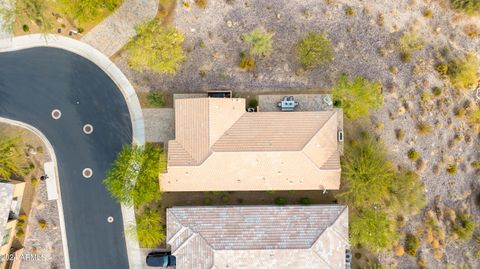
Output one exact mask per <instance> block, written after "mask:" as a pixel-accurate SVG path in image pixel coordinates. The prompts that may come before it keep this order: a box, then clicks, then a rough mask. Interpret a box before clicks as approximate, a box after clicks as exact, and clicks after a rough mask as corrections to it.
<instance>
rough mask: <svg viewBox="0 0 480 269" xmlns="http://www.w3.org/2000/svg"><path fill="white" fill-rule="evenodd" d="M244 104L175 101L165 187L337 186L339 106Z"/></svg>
mask: <svg viewBox="0 0 480 269" xmlns="http://www.w3.org/2000/svg"><path fill="white" fill-rule="evenodd" d="M245 107H246V106H245V99H241V98H231V99H230V98H191V99H177V100H175V140H171V141H169V143H168V166H167V173H165V174H162V175H161V176H160V186H162V190H163V191H166V192H174V191H247V190H248V191H252V190H256V191H262V190H326V189H333V190H336V189H339V186H340V154H339V143H338V140H337V133H338V131H339V129H340V128H339V126H338V125H339V124H338V117H339V115H338V114H339V112H338V110H328V111H300V112H253V113H251V112H246V110H245Z"/></svg>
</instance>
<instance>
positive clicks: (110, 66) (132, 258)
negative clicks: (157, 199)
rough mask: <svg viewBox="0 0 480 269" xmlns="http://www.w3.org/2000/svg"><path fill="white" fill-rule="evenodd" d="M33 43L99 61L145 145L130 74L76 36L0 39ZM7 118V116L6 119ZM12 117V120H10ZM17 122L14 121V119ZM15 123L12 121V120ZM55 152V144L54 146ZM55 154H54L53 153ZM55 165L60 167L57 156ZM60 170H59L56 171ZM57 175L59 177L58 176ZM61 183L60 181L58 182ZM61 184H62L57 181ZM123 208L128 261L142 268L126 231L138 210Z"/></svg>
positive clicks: (10, 46) (5, 43) (12, 47)
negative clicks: (124, 103) (116, 88)
mask: <svg viewBox="0 0 480 269" xmlns="http://www.w3.org/2000/svg"><path fill="white" fill-rule="evenodd" d="M34 47H53V48H59V49H63V50H66V51H69V52H72V53H75V54H77V55H79V56H82V57H84V58H85V59H87V60H89V61H91V62H92V63H94V64H95V65H97V66H98V67H99V68H100V69H102V70H103V72H105V73H106V74H107V75H108V76H109V77H110V79H112V81H113V82H114V83H115V84H116V85H117V87H118V88H119V89H120V91H121V93H122V95H123V97H124V99H125V101H126V103H127V106H128V111H129V114H130V119H131V121H132V136H133V137H132V142H133V143H134V144H137V145H144V144H145V124H144V121H143V113H142V109H141V107H140V102H139V100H138V97H137V94H136V92H135V90H134V88H133V86H132V85H131V84H130V82H129V81H128V79H127V77H126V76H125V75H124V74H123V73H122V71H121V70H120V69H119V68H118V67H117V66H116V65H115V64H114V63H113V62H112V61H110V59H109V58H108V57H107V56H105V55H103V54H102V53H101V52H100V51H98V50H97V49H95V48H93V47H92V46H90V45H88V44H85V43H83V42H80V41H78V40H75V39H71V38H67V37H63V36H58V35H51V34H33V35H25V36H18V37H13V38H8V39H1V40H0V53H1V52H10V51H17V50H23V49H29V48H34ZM6 120H8V119H6ZM8 121H10V120H8ZM11 122H15V121H11ZM12 124H13V123H12ZM16 125H18V126H24V127H25V128H27V129H29V130H32V131H33V132H34V133H36V134H38V135H39V137H41V138H42V140H43V139H45V143H46V144H47V145H49V146H50V147H51V144H50V142H48V140H46V138H45V136H43V134H42V133H41V132H39V131H38V130H37V129H35V128H34V127H32V126H29V125H27V124H24V123H21V122H16ZM51 150H52V153H53V148H52V149H51ZM52 156H55V155H54V154H53V155H52ZM54 161H55V164H56V165H55V166H56V170H57V169H58V168H57V162H56V159H55V160H54ZM57 174H58V171H57ZM57 178H58V177H57ZM57 183H59V182H57ZM58 186H60V185H59V184H58ZM58 191H59V197H60V199H59V200H60V204H61V194H60V190H58ZM60 209H61V213H60V212H59V213H60V214H61V222H63V223H64V218H63V208H62V207H61V205H60V206H59V210H60ZM121 211H122V218H123V225H124V229H125V230H124V234H125V243H126V246H127V254H128V262H129V267H130V268H132V269H133V268H141V267H142V259H141V253H140V247H139V245H138V242H135V240H132V239H131V238H130V237H129V236H127V235H126V228H127V227H128V226H135V225H136V221H135V212H134V210H133V208H131V207H125V206H123V205H122V206H121ZM64 227H65V225H64V224H63V229H62V237H63V235H64V234H65V228H64ZM64 242H65V244H66V242H67V241H66V234H65V241H64ZM64 250H66V251H65V253H67V254H68V247H67V246H65V245H64ZM65 256H66V257H65V263H66V266H67V268H70V262H69V258H68V255H65Z"/></svg>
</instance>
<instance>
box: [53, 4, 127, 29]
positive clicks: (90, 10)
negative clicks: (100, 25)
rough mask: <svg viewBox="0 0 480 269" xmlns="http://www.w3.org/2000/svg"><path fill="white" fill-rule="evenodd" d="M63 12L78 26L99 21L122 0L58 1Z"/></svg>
mask: <svg viewBox="0 0 480 269" xmlns="http://www.w3.org/2000/svg"><path fill="white" fill-rule="evenodd" d="M59 1H60V4H61V5H62V9H63V10H64V12H65V13H66V14H67V15H68V16H70V17H71V18H73V19H74V20H76V21H78V22H79V23H80V24H83V23H88V22H92V21H96V20H99V19H100V18H101V17H103V16H104V15H105V13H108V12H112V11H113V10H115V9H116V8H117V7H118V6H120V5H121V4H122V2H123V0H59Z"/></svg>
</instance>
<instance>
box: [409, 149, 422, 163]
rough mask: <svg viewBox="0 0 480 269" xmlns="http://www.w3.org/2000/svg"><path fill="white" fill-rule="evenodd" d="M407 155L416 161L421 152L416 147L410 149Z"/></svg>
mask: <svg viewBox="0 0 480 269" xmlns="http://www.w3.org/2000/svg"><path fill="white" fill-rule="evenodd" d="M407 155H408V158H409V159H410V160H412V161H416V160H418V158H420V154H419V153H418V152H417V151H416V150H414V149H411V150H409V151H408V154H407Z"/></svg>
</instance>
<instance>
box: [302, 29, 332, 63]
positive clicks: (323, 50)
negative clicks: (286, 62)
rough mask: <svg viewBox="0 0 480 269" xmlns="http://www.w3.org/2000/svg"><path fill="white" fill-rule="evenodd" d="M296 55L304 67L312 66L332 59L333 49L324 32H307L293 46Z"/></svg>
mask: <svg viewBox="0 0 480 269" xmlns="http://www.w3.org/2000/svg"><path fill="white" fill-rule="evenodd" d="M295 50H296V53H297V57H298V59H299V61H300V64H302V65H303V67H304V68H306V69H307V68H313V67H315V66H317V65H320V64H325V63H329V62H331V61H333V57H334V50H333V47H332V44H331V43H330V40H329V39H328V37H327V35H326V34H325V33H322V34H318V33H314V32H310V33H308V34H307V35H306V36H305V38H303V39H302V40H300V41H299V42H298V43H297V45H296V46H295Z"/></svg>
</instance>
